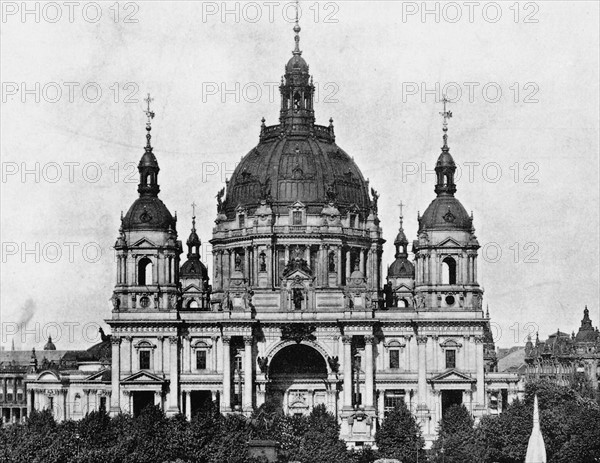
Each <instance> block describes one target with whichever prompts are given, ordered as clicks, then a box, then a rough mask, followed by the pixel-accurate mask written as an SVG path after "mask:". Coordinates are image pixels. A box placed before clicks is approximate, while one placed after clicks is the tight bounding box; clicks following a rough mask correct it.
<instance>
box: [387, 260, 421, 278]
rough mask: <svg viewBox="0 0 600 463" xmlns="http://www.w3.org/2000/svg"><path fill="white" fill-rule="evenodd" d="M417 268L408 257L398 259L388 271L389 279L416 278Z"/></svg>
mask: <svg viewBox="0 0 600 463" xmlns="http://www.w3.org/2000/svg"><path fill="white" fill-rule="evenodd" d="M414 277H415V266H414V265H413V263H412V262H411V261H409V260H408V259H407V258H406V257H397V258H396V260H395V261H394V262H393V263H392V265H390V268H389V269H388V278H414Z"/></svg>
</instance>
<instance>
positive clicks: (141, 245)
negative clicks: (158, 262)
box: [133, 238, 156, 248]
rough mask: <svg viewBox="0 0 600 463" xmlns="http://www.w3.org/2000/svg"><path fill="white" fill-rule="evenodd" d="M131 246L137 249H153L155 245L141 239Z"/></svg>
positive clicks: (146, 239) (145, 239)
mask: <svg viewBox="0 0 600 463" xmlns="http://www.w3.org/2000/svg"><path fill="white" fill-rule="evenodd" d="M133 246H135V247H138V248H155V247H156V244H154V243H153V242H152V241H150V240H149V239H148V238H142V239H141V240H139V241H137V242H135V243H133Z"/></svg>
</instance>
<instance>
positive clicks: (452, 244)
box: [438, 237, 463, 248]
mask: <svg viewBox="0 0 600 463" xmlns="http://www.w3.org/2000/svg"><path fill="white" fill-rule="evenodd" d="M438 246H442V247H448V248H461V247H463V245H462V244H460V243H459V242H458V241H456V240H455V239H454V238H450V237H448V238H446V239H445V240H443V241H442V242H440V244H439V245H438Z"/></svg>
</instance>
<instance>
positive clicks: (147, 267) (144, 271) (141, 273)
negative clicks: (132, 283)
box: [138, 257, 152, 286]
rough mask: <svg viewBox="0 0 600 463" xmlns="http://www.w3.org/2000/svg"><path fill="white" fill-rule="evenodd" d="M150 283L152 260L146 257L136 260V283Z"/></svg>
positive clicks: (141, 284) (143, 284)
mask: <svg viewBox="0 0 600 463" xmlns="http://www.w3.org/2000/svg"><path fill="white" fill-rule="evenodd" d="M151 284H152V261H151V260H150V259H148V258H147V257H144V258H143V259H140V261H139V262H138V285H140V286H145V285H151Z"/></svg>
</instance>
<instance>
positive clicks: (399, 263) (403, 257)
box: [388, 216, 415, 279]
mask: <svg viewBox="0 0 600 463" xmlns="http://www.w3.org/2000/svg"><path fill="white" fill-rule="evenodd" d="M402 222H403V217H402V216H400V229H399V230H398V235H396V239H395V240H394V246H395V247H396V255H395V257H396V260H394V262H393V263H392V265H390V267H389V268H388V279H389V278H414V276H415V266H414V265H413V263H412V262H411V261H410V260H408V252H407V246H408V239H406V235H405V234H404V228H403V224H402Z"/></svg>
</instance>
